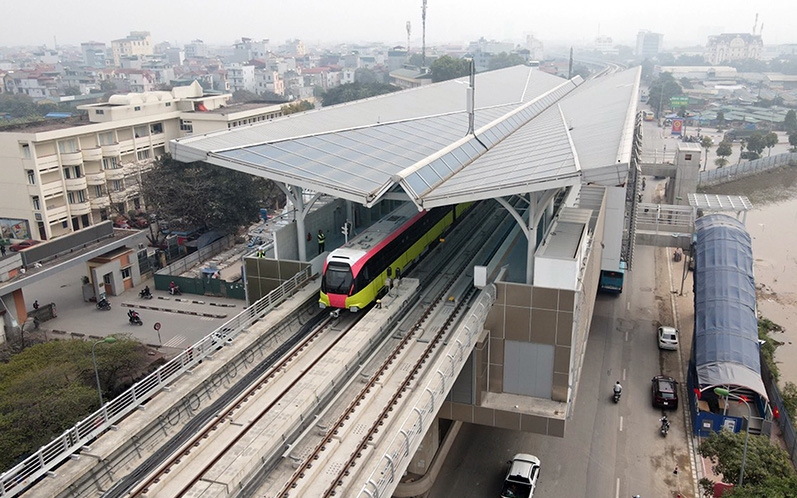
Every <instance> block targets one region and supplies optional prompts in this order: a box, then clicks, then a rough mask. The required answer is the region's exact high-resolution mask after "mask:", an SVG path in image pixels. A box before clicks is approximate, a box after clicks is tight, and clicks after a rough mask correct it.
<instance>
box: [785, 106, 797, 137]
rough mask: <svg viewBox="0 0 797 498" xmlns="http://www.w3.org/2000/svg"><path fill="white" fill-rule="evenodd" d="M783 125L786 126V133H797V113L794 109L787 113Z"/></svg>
mask: <svg viewBox="0 0 797 498" xmlns="http://www.w3.org/2000/svg"><path fill="white" fill-rule="evenodd" d="M783 124H784V125H785V126H786V131H788V132H789V133H791V132H794V131H797V112H794V109H789V111H788V112H787V113H786V117H785V118H784V120H783Z"/></svg>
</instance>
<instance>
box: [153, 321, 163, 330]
mask: <svg viewBox="0 0 797 498" xmlns="http://www.w3.org/2000/svg"><path fill="white" fill-rule="evenodd" d="M153 327H155V330H160V329H161V322H155V325H153Z"/></svg>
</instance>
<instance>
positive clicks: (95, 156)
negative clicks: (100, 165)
mask: <svg viewBox="0 0 797 498" xmlns="http://www.w3.org/2000/svg"><path fill="white" fill-rule="evenodd" d="M83 160H84V161H101V160H102V147H94V148H92V149H83Z"/></svg>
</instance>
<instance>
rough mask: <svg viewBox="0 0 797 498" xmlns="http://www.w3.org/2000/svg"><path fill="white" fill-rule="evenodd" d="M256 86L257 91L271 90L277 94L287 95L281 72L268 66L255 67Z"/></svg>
mask: <svg viewBox="0 0 797 498" xmlns="http://www.w3.org/2000/svg"><path fill="white" fill-rule="evenodd" d="M255 88H256V91H257V93H264V92H266V91H269V92H272V93H275V94H277V95H285V82H284V81H283V80H282V78H281V77H280V73H279V72H277V71H274V70H270V69H267V68H262V69H261V68H257V69H255Z"/></svg>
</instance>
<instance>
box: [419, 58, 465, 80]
mask: <svg viewBox="0 0 797 498" xmlns="http://www.w3.org/2000/svg"><path fill="white" fill-rule="evenodd" d="M429 69H430V70H431V71H432V81H433V82H435V83H437V82H438V81H447V80H452V79H454V78H459V77H461V76H467V75H469V74H470V60H467V59H455V58H453V57H451V56H450V55H444V56H442V57H440V58H438V59H436V60H435V61H434V62H433V63H432V65H431V66H430V68H429Z"/></svg>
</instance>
